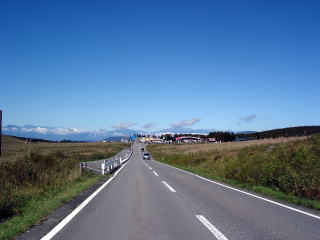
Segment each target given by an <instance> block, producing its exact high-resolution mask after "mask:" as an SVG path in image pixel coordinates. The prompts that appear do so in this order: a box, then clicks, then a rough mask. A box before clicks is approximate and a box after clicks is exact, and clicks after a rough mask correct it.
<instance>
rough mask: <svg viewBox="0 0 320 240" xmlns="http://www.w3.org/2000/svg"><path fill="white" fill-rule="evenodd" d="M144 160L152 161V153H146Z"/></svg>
mask: <svg viewBox="0 0 320 240" xmlns="http://www.w3.org/2000/svg"><path fill="white" fill-rule="evenodd" d="M143 159H146V160H150V159H151V157H150V153H144V154H143Z"/></svg>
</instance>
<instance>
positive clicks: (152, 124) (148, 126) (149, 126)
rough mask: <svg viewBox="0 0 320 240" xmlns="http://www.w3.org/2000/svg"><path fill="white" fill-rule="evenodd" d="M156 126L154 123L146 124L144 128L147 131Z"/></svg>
mask: <svg viewBox="0 0 320 240" xmlns="http://www.w3.org/2000/svg"><path fill="white" fill-rule="evenodd" d="M154 126H155V124H154V123H151V122H150V123H146V124H144V125H143V126H142V127H143V128H145V129H150V128H153V127H154Z"/></svg>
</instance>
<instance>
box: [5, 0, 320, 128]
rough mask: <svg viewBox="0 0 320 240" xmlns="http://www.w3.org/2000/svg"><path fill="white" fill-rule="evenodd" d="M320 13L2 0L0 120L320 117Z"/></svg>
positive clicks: (305, 4)
mask: <svg viewBox="0 0 320 240" xmlns="http://www.w3.org/2000/svg"><path fill="white" fill-rule="evenodd" d="M27 2H28V3H27ZM319 12H320V2H319V1H311V0H309V1H308V0H306V1H296V0H290V1H289V0H288V1H285V0H277V1H276V0H269V1H258V0H257V1H254V0H250V1H249V0H247V1H240V0H237V1H236V0H235V1H228V0H226V1H215V0H211V1H201V0H200V1H174V0H172V1H167V0H165V1H14V0H13V1H9V0H8V1H6V0H1V4H0V66H1V67H0V84H1V93H0V108H1V109H3V110H4V124H17V125H24V124H33V125H43V126H52V127H66V128H81V129H112V128H118V127H124V126H126V127H130V128H133V129H144V125H146V124H147V125H148V126H146V127H149V128H148V130H158V129H163V128H168V127H170V126H172V125H173V126H185V127H192V128H214V129H220V130H227V129H231V130H234V131H239V130H265V129H272V128H280V127H289V126H298V125H319V119H320V107H319V105H320V94H319V93H320V77H319V76H320V28H319V25H320V14H319ZM179 124H180V125H179Z"/></svg>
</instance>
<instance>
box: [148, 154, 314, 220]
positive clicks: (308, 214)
mask: <svg viewBox="0 0 320 240" xmlns="http://www.w3.org/2000/svg"><path fill="white" fill-rule="evenodd" d="M154 161H155V160H154ZM155 162H157V163H159V164H162V165H165V166H168V167H171V168H174V169H176V170H179V171H181V172H185V173H188V174H191V175H193V176H196V177H198V178H201V179H202V180H205V181H207V182H211V183H214V184H217V185H219V186H222V187H225V188H228V189H231V190H234V191H236V192H240V193H243V194H246V195H249V196H251V197H254V198H258V199H260V200H263V201H266V202H269V203H273V204H275V205H278V206H280V207H283V208H287V209H290V210H292V211H295V212H298V213H301V214H304V215H307V216H309V217H313V218H316V219H319V220H320V217H319V216H316V215H314V214H312V213H308V212H305V211H302V210H299V209H296V208H293V207H289V206H287V205H285V204H282V203H278V202H275V201H272V200H270V199H267V198H263V197H260V196H257V195H255V194H252V193H248V192H245V191H242V190H239V189H236V188H233V187H230V186H227V185H224V184H222V183H219V182H216V181H213V180H209V179H207V178H204V177H201V176H199V175H197V174H194V173H191V172H188V171H185V170H183V169H179V168H176V167H173V166H170V165H168V164H165V163H161V162H158V161H155Z"/></svg>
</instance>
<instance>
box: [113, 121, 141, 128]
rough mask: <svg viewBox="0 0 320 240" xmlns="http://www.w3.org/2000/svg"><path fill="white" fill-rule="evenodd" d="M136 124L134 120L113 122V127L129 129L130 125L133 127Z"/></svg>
mask: <svg viewBox="0 0 320 240" xmlns="http://www.w3.org/2000/svg"><path fill="white" fill-rule="evenodd" d="M134 125H137V124H136V123H133V122H122V123H116V124H113V125H112V126H111V127H112V128H113V129H128V128H129V127H132V126H134Z"/></svg>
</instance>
